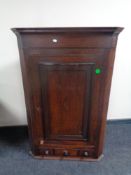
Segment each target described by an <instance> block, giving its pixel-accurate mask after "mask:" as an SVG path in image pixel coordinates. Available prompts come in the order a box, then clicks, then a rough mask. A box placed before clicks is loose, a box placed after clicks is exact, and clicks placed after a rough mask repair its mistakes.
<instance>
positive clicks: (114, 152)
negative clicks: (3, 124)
mask: <svg viewBox="0 0 131 175" xmlns="http://www.w3.org/2000/svg"><path fill="white" fill-rule="evenodd" d="M28 152H29V144H28V138H27V134H26V132H25V130H21V131H20V130H18V129H17V128H16V129H9V128H4V129H1V128H0V175H27V174H28V175H52V174H53V175H131V123H129V124H108V126H107V132H106V141H105V150H104V158H103V159H102V160H101V161H99V162H80V161H57V160H55V161H54V160H37V159H34V158H32V157H31V156H30V155H29V154H28Z"/></svg>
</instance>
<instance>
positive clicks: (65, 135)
mask: <svg viewBox="0 0 131 175" xmlns="http://www.w3.org/2000/svg"><path fill="white" fill-rule="evenodd" d="M93 72H94V63H64V64H60V63H58V64H51V63H44V62H40V63H39V74H40V84H41V92H42V109H43V117H42V118H43V126H44V136H45V139H46V140H49V139H57V140H62V139H63V140H84V141H85V140H88V129H89V115H90V114H89V113H90V104H91V86H92V73H93Z"/></svg>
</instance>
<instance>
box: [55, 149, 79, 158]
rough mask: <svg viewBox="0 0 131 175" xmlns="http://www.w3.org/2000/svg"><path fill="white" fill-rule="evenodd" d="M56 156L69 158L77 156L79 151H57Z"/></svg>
mask: <svg viewBox="0 0 131 175" xmlns="http://www.w3.org/2000/svg"><path fill="white" fill-rule="evenodd" d="M54 154H55V156H62V157H69V156H77V150H74V149H55V153H54Z"/></svg>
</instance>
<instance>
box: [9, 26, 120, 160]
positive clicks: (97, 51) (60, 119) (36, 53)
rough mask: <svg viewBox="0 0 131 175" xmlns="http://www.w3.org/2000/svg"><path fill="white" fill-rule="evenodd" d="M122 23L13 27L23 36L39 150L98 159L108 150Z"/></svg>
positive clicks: (45, 154) (30, 114)
mask: <svg viewBox="0 0 131 175" xmlns="http://www.w3.org/2000/svg"><path fill="white" fill-rule="evenodd" d="M122 29H123V28H118V27H96V28H95V27H94V28H86V27H85V28H14V29H12V30H13V31H14V32H15V33H16V35H17V39H18V46H19V51H20V61H21V69H22V75H23V84H24V91H25V101H26V108H27V118H28V126H29V136H30V143H31V151H32V154H33V155H34V156H36V157H42V158H44V159H45V158H47V159H79V160H96V159H98V158H99V157H100V156H101V155H102V150H103V143H104V133H105V126H106V115H107V109H108V101H109V93H110V87H111V78H112V72H113V64H114V58H115V49H116V44H117V37H118V34H119V33H120V32H121V31H122ZM97 68H99V69H100V70H101V72H100V74H96V72H95V70H96V69H97Z"/></svg>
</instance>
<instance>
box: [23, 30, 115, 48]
mask: <svg viewBox="0 0 131 175" xmlns="http://www.w3.org/2000/svg"><path fill="white" fill-rule="evenodd" d="M111 44H112V38H111V37H110V36H108V35H106V36H103V35H100V34H99V35H93V34H91V33H90V34H89V33H68V34H67V33H59V34H58V33H51V34H50V33H49V34H44V33H41V34H31V35H30V34H28V35H26V36H23V47H24V48H28V47H31V48H34V47H35V48H105V47H106V48H110V47H111Z"/></svg>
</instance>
